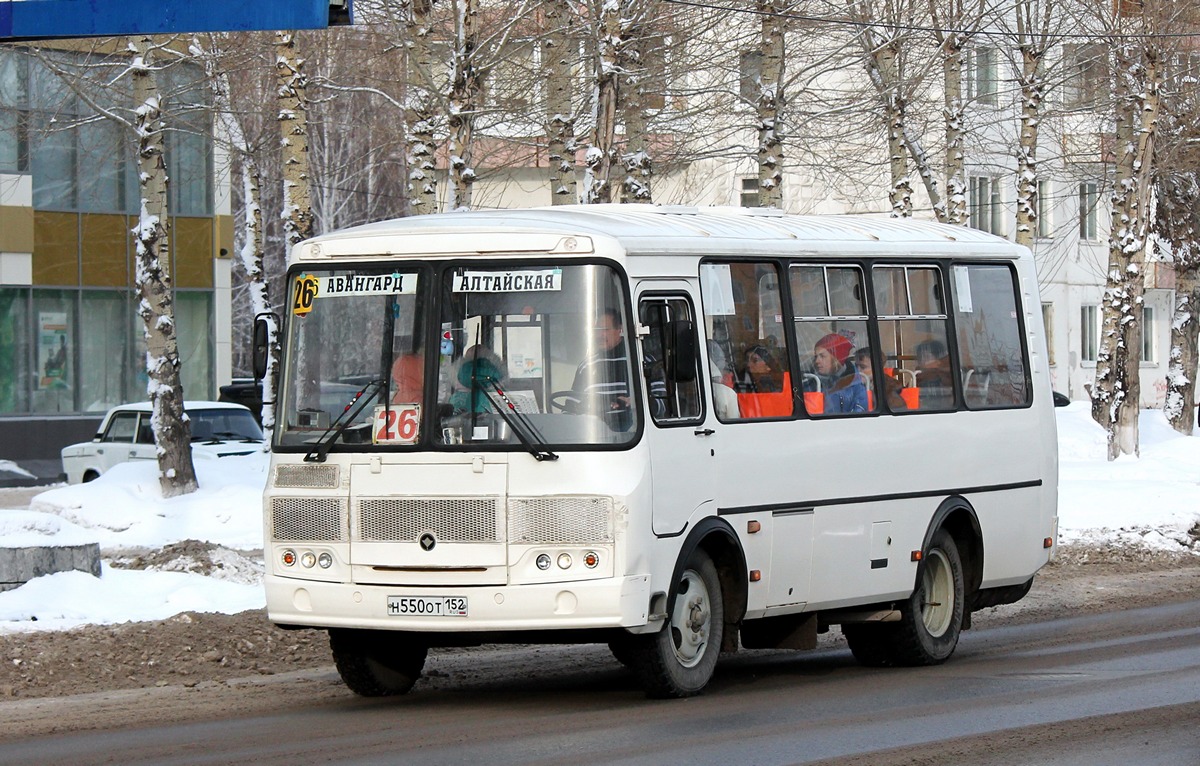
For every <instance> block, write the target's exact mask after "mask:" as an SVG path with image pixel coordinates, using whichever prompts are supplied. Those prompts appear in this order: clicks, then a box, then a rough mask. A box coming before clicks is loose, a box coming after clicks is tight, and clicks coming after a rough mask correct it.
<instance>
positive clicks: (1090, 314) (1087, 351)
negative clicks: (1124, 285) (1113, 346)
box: [1079, 303, 1103, 366]
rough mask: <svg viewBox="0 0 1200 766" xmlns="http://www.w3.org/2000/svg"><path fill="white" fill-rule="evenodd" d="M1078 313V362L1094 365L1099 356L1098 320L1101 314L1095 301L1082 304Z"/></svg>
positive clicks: (1100, 318)
mask: <svg viewBox="0 0 1200 766" xmlns="http://www.w3.org/2000/svg"><path fill="white" fill-rule="evenodd" d="M1079 314H1080V316H1079V363H1080V364H1081V365H1092V366H1094V365H1095V364H1096V359H1097V358H1098V357H1099V356H1100V322H1101V321H1102V316H1103V314H1102V313H1101V311H1100V305H1099V304H1097V303H1085V304H1082V305H1081V306H1080V307H1079Z"/></svg>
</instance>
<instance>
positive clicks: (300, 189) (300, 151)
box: [275, 31, 313, 252]
mask: <svg viewBox="0 0 1200 766" xmlns="http://www.w3.org/2000/svg"><path fill="white" fill-rule="evenodd" d="M275 49H276V56H275V71H276V74H277V76H278V78H279V118H278V119H279V135H280V146H282V147H283V214H282V215H283V221H284V232H285V233H286V236H287V248H288V251H289V252H290V251H291V249H292V246H293V245H295V244H297V243H299V242H302V241H304V240H306V239H309V238H311V237H312V235H313V211H312V189H311V187H310V186H309V172H308V76H307V75H306V74H305V71H304V67H305V61H304V58H303V57H302V56H298V55H296V33H295V32H292V31H280V32H276V33H275Z"/></svg>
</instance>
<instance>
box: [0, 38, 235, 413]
mask: <svg viewBox="0 0 1200 766" xmlns="http://www.w3.org/2000/svg"><path fill="white" fill-rule="evenodd" d="M42 55H43V57H44V58H45V59H46V61H47V62H49V63H43V61H40V60H38V59H37V58H34V57H33V56H31V55H29V54H28V53H27V52H26V51H25V50H23V49H21V48H19V47H5V48H0V172H3V173H9V174H22V175H27V176H28V177H29V179H30V182H31V188H32V199H29V198H26V199H25V200H24V201H20V200H18V201H16V202H15V203H14V202H12V201H10V202H9V203H8V204H10V205H12V204H16V205H18V206H21V205H25V206H29V205H30V203H32V208H33V214H32V215H33V227H32V240H33V253H32V258H31V263H30V266H31V278H32V284H28V285H19V286H18V285H0V416H4V415H23V414H71V413H75V414H80V413H88V414H95V413H101V412H104V411H105V410H107V409H108V408H110V407H112V406H114V405H116V404H120V403H122V402H128V401H139V400H145V399H146V398H147V393H146V382H147V376H146V372H145V364H146V360H145V348H146V342H145V338H144V329H143V325H142V320H141V318H140V317H139V316H138V314H137V304H138V293H137V286H136V284H135V280H134V271H135V270H134V264H133V260H134V252H135V250H134V243H133V240H132V236H131V234H130V230H131V229H132V228H133V227H134V225H135V224H136V222H137V214H138V211H139V209H140V206H141V204H140V196H141V195H140V190H139V188H138V183H137V179H138V174H137V164H136V158H135V149H136V140H135V138H134V136H133V135H132V133H131V132H130V131H129V130H128V129H126V128H125V127H124V126H122V125H121V124H119V123H118V122H116V121H113V120H109V119H105V118H103V117H101V116H99V115H98V114H97V113H96V112H95V111H94V110H93V108H92V107H91V106H89V105H88V103H85V101H84V100H83V99H81V98H79V97H78V96H76V95H75V91H77V90H79V91H83V92H86V93H87V94H88V99H87V101H88V102H90V103H94V104H96V105H97V106H99V107H100V108H102V109H105V110H108V109H112V110H114V111H115V112H117V113H125V114H128V113H130V112H131V107H132V95H131V89H130V87H129V85H128V82H127V78H123V77H117V76H116V75H117V74H118V73H119V72H120V71H121V70H122V69H124V68H125V67H126V66H127V64H128V62H127V60H125V59H123V58H117V57H108V58H105V57H100V56H93V57H91V58H89V57H87V56H86V55H85V54H81V53H75V52H70V51H43V53H42ZM56 70H57V71H56ZM65 77H71V78H76V79H77V82H76V83H75V84H74V87H73V88H72V87H68V86H67V83H66V79H65ZM202 77H203V72H202V71H201V70H200V68H199V67H196V66H193V65H190V64H175V65H172V66H169V67H166V68H164V69H163V70H161V72H160V79H159V83H158V84H159V88H160V92H161V94H162V97H163V104H164V107H163V111H164V119H165V122H166V124H167V126H168V127H167V133H166V137H165V139H166V140H165V144H166V158H165V159H166V164H167V169H168V173H169V177H170V186H169V189H170V205H171V211H170V212H171V214H172V216H173V217H172V219H171V233H170V236H171V252H172V265H171V273H172V277H173V282H174V286H175V289H176V293H175V312H176V328H177V341H178V346H179V355H180V359H181V361H182V382H183V385H184V395H185V396H186V397H187V398H188V399H211V398H214V396H215V394H216V390H215V387H216V386H215V370H216V363H215V351H216V349H215V344H214V340H213V335H214V333H213V313H214V301H215V296H214V277H213V268H214V263H213V259H214V256H213V254H214V252H215V250H216V247H215V241H216V225H215V223H214V218H213V214H214V211H213V188H212V185H213V150H212V138H211V135H210V123H211V115H210V109H209V105H208V102H207V95H206V94H207V91H206V89H205V88H204V87H203V81H202ZM26 209H28V208H26ZM3 237H4V232H0V250H4V249H5V247H4V246H3V245H4V241H3ZM26 248H28V245H24V246H23V247H21V248H19V249H18V252H20V251H21V250H25V249H26ZM9 249H11V248H9Z"/></svg>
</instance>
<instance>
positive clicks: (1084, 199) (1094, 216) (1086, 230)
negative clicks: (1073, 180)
mask: <svg viewBox="0 0 1200 766" xmlns="http://www.w3.org/2000/svg"><path fill="white" fill-rule="evenodd" d="M1099 203H1100V191H1099V187H1098V186H1097V185H1096V184H1095V183H1093V182H1090V181H1089V182H1085V183H1081V184H1079V238H1080V239H1083V240H1087V241H1089V242H1091V241H1094V240H1095V239H1096V237H1097V230H1098V227H1097V221H1098V219H1099V212H1098V211H1097V208H1098V207H1099Z"/></svg>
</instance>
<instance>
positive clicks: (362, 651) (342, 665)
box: [329, 628, 429, 697]
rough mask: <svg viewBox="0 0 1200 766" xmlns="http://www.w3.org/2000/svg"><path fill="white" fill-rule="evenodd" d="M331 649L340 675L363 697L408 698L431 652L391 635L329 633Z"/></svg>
mask: <svg viewBox="0 0 1200 766" xmlns="http://www.w3.org/2000/svg"><path fill="white" fill-rule="evenodd" d="M329 648H330V649H331V650H332V651H333V661H334V664H335V665H337V670H338V675H340V676H341V677H342V681H343V682H344V683H345V684H346V686H348V687H349V688H350V691H352V692H354V693H355V694H358V695H360V696H363V697H389V696H394V695H398V694H407V693H408V691H409V690H410V689H412V687H413V684H415V683H416V682H417V679H418V678H420V677H421V670H422V669H424V667H425V657H426V655H427V654H428V652H429V649H428V648H427V647H426V646H424V645H422V644H417V643H414V642H412V641H411V640H410V639H408V638H407V637H405V636H402V635H400V634H396V633H391V632H389V631H373V630H346V629H340V628H334V629H331V630H330V631H329Z"/></svg>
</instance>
